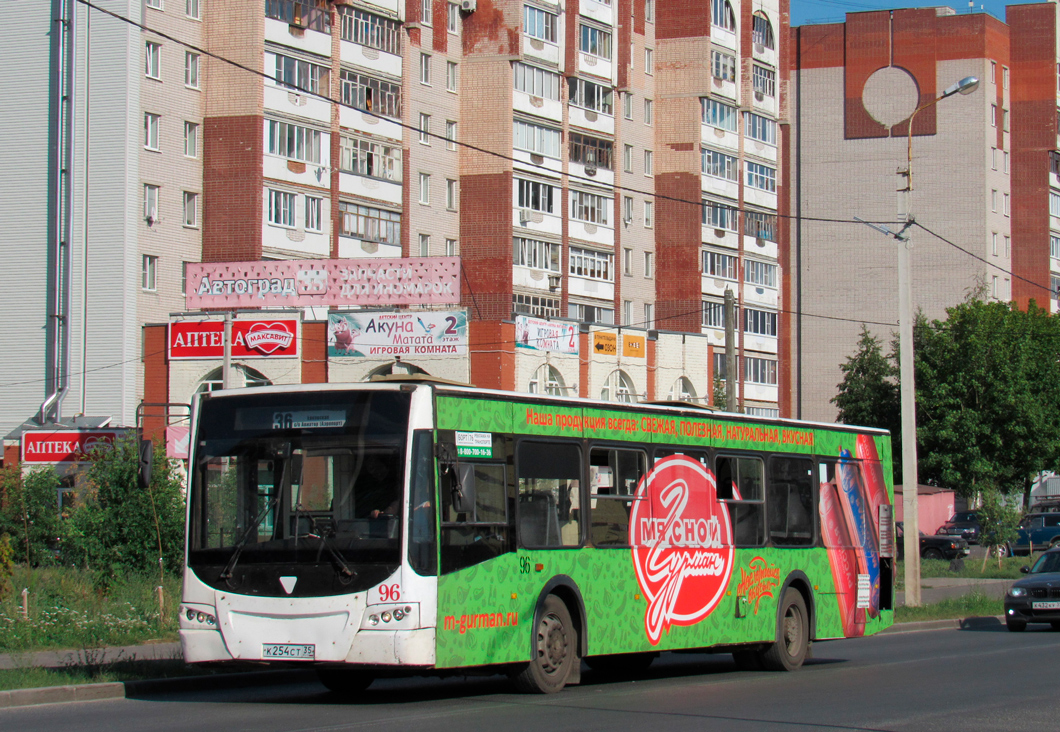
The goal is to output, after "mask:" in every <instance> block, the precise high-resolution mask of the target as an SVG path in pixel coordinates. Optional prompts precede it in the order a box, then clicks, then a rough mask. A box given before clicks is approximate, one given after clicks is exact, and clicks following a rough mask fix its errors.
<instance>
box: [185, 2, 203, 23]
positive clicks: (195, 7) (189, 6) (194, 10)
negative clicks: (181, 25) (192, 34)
mask: <svg viewBox="0 0 1060 732" xmlns="http://www.w3.org/2000/svg"><path fill="white" fill-rule="evenodd" d="M184 17H186V18H191V19H192V20H202V9H201V8H200V7H199V0H185V3H184Z"/></svg>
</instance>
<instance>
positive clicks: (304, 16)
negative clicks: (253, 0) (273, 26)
mask: <svg viewBox="0 0 1060 732" xmlns="http://www.w3.org/2000/svg"><path fill="white" fill-rule="evenodd" d="M265 17H266V18H272V19H273V20H279V21H281V22H283V23H287V24H288V25H293V26H295V27H297V28H308V29H309V30H314V31H318V32H320V33H331V9H330V8H328V7H327V5H326V4H325V3H324V2H323V1H322V0H265Z"/></svg>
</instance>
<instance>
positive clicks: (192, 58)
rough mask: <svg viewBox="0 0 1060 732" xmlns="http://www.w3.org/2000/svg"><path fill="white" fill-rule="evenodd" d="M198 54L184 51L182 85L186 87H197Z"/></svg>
mask: <svg viewBox="0 0 1060 732" xmlns="http://www.w3.org/2000/svg"><path fill="white" fill-rule="evenodd" d="M199 59H200V57H199V54H197V53H193V52H192V51H185V52H184V86H185V87H187V88H188V89H199V88H200V87H199V71H200V64H199Z"/></svg>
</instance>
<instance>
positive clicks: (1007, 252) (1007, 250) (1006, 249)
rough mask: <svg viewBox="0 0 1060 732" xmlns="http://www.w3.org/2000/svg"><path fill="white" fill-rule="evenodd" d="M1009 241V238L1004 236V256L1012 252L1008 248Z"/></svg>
mask: <svg viewBox="0 0 1060 732" xmlns="http://www.w3.org/2000/svg"><path fill="white" fill-rule="evenodd" d="M1010 241H1011V240H1010V239H1009V238H1008V237H1007V236H1006V237H1005V256H1006V257H1007V256H1009V255H1010V254H1011V253H1012V250H1011V249H1010V248H1009V243H1010Z"/></svg>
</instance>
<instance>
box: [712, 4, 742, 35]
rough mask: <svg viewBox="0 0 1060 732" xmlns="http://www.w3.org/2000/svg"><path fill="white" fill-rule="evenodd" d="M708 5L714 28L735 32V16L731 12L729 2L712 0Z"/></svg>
mask: <svg viewBox="0 0 1060 732" xmlns="http://www.w3.org/2000/svg"><path fill="white" fill-rule="evenodd" d="M710 5H711V8H710V9H711V21H712V22H713V25H714V27H715V28H722V29H724V30H727V31H735V30H736V15H735V14H734V13H733V12H732V5H731V4H730V3H729V0H714V1H713V2H711V4H710Z"/></svg>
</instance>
